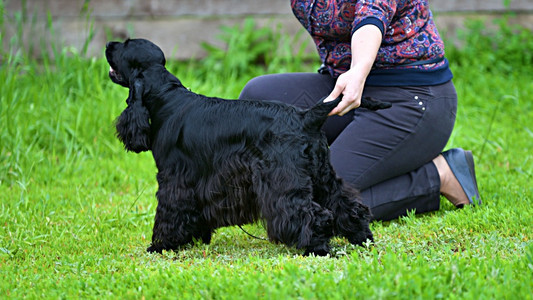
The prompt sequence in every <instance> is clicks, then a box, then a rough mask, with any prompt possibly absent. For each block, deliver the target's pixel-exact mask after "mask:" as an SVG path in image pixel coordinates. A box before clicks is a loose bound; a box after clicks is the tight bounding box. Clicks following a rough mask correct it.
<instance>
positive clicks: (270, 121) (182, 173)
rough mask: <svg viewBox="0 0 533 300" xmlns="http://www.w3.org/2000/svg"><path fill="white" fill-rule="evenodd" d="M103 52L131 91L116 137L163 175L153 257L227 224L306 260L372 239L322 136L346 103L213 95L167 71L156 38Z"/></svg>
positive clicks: (369, 103) (362, 209) (364, 213)
mask: <svg viewBox="0 0 533 300" xmlns="http://www.w3.org/2000/svg"><path fill="white" fill-rule="evenodd" d="M105 52H106V57H107V60H108V62H109V65H110V66H111V69H110V71H109V76H110V77H111V80H112V81H113V82H115V83H117V84H120V85H122V86H124V87H127V88H129V96H128V99H127V100H126V102H127V107H126V109H125V110H124V111H123V112H122V114H121V115H120V116H119V117H118V119H117V123H116V129H117V136H118V138H119V139H120V140H121V141H122V142H123V143H124V146H125V148H126V149H127V150H129V151H134V152H141V151H148V150H151V151H152V154H153V157H154V160H155V162H156V165H157V169H158V174H157V181H158V183H159V190H158V191H157V194H156V196H157V200H158V205H157V211H156V215H155V224H154V228H153V236H152V244H151V246H150V247H149V248H148V249H147V250H148V251H149V252H161V251H162V250H177V249H178V248H179V247H180V246H182V245H185V244H187V243H191V242H193V241H194V240H202V241H203V242H205V243H209V242H210V240H211V235H212V234H213V232H214V231H215V230H216V229H217V228H219V227H223V226H232V225H242V224H246V223H253V222H256V221H262V222H263V223H264V226H265V228H266V231H267V234H268V237H269V239H270V240H271V241H273V242H281V243H284V244H286V245H289V246H295V247H297V248H299V249H304V250H305V254H310V253H313V254H316V255H326V254H328V253H329V240H330V239H331V237H333V236H335V235H340V236H344V237H346V238H347V239H348V241H350V242H351V243H353V244H357V245H361V244H362V243H363V242H365V241H367V240H370V241H372V239H373V238H372V232H371V231H370V229H369V226H368V224H369V221H370V219H371V214H370V211H369V209H368V208H367V207H366V206H365V205H363V204H361V202H360V201H359V199H358V192H357V191H356V190H355V189H353V188H350V187H348V186H347V185H345V184H343V181H342V180H341V179H339V178H338V177H337V176H336V175H335V172H334V170H333V168H332V166H331V165H330V162H329V150H328V145H327V141H326V138H325V136H324V134H323V133H322V131H321V130H320V128H321V126H322V124H323V123H324V121H325V120H326V118H327V114H328V112H329V111H331V110H332V109H333V107H335V106H336V105H337V104H338V103H339V101H340V99H337V100H335V101H331V102H327V103H323V102H320V103H318V104H317V105H316V106H314V107H313V108H311V109H309V110H300V109H298V108H295V107H292V106H289V105H285V104H283V103H278V102H268V101H254V100H225V99H220V98H212V97H206V96H202V95H198V94H195V93H193V92H191V91H190V90H188V89H187V88H185V87H184V86H183V85H182V84H181V82H180V81H179V80H178V78H176V77H175V76H174V75H172V74H171V73H170V72H168V71H167V69H165V56H164V54H163V52H162V51H161V49H160V48H159V47H158V46H156V45H155V44H153V43H151V42H150V41H148V40H144V39H128V40H126V41H125V42H124V43H120V42H110V43H108V44H107V46H106V51H105ZM363 106H366V107H368V108H370V109H379V108H386V107H387V106H388V105H387V104H386V103H382V102H377V101H373V100H370V99H364V101H363Z"/></svg>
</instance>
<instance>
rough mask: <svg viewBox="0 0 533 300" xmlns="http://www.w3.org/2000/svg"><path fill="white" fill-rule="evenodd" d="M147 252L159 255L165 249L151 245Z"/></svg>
mask: <svg viewBox="0 0 533 300" xmlns="http://www.w3.org/2000/svg"><path fill="white" fill-rule="evenodd" d="M146 251H147V252H148V253H154V252H155V253H159V254H161V253H162V252H163V249H162V248H161V247H158V246H155V245H151V246H150V247H148V248H146Z"/></svg>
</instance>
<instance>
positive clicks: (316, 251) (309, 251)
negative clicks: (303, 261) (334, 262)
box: [303, 246, 329, 256]
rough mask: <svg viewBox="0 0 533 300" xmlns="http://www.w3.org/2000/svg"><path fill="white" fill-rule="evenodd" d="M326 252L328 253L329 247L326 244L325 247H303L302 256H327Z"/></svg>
mask: <svg viewBox="0 0 533 300" xmlns="http://www.w3.org/2000/svg"><path fill="white" fill-rule="evenodd" d="M328 254H329V247H328V246H326V247H317V248H314V249H311V248H308V249H305V252H304V254H303V256H309V255H314V256H327V255H328Z"/></svg>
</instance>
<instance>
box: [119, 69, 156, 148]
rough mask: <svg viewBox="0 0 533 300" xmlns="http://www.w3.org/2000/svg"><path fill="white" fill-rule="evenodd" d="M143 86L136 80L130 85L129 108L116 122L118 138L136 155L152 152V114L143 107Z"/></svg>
mask: <svg viewBox="0 0 533 300" xmlns="http://www.w3.org/2000/svg"><path fill="white" fill-rule="evenodd" d="M142 94H143V84H142V81H141V80H140V79H134V80H133V83H132V84H131V85H130V94H129V96H128V99H127V100H126V102H127V103H128V106H127V107H126V109H124V111H123V112H122V113H121V114H120V116H119V117H118V119H117V121H116V128H117V137H118V139H119V140H120V141H121V142H122V143H123V144H124V148H126V150H128V151H133V152H136V153H139V152H142V151H148V150H151V140H150V113H149V112H148V109H146V107H144V106H143V101H142Z"/></svg>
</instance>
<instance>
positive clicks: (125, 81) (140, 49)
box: [105, 39, 166, 152]
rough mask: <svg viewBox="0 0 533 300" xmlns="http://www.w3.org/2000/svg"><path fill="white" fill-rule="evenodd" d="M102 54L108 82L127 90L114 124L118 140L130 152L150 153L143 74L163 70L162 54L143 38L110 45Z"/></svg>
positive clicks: (148, 118)
mask: <svg viewBox="0 0 533 300" xmlns="http://www.w3.org/2000/svg"><path fill="white" fill-rule="evenodd" d="M105 55H106V58H107V61H108V62H109V65H110V70H109V77H110V78H111V80H112V81H113V82H114V83H116V84H120V85H122V86H124V87H127V88H129V89H130V92H129V96H128V99H127V100H126V102H127V104H128V107H126V109H125V110H124V111H123V112H122V114H121V115H120V116H119V117H118V119H117V121H116V129H117V137H118V138H119V139H120V140H121V141H122V142H123V143H124V147H125V148H126V149H127V150H129V151H134V152H141V151H148V150H151V140H152V139H151V132H150V113H149V111H148V109H147V108H146V106H145V105H144V103H143V102H144V101H143V100H144V99H143V94H144V92H145V80H144V78H143V77H144V76H143V75H142V74H143V72H144V71H145V70H147V69H149V68H151V67H154V66H157V67H162V68H164V66H165V62H166V61H165V55H164V54H163V51H161V49H160V48H159V47H158V46H156V45H155V44H154V43H152V42H150V41H148V40H144V39H128V40H126V41H125V42H124V43H121V42H109V43H107V45H106V50H105Z"/></svg>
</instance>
